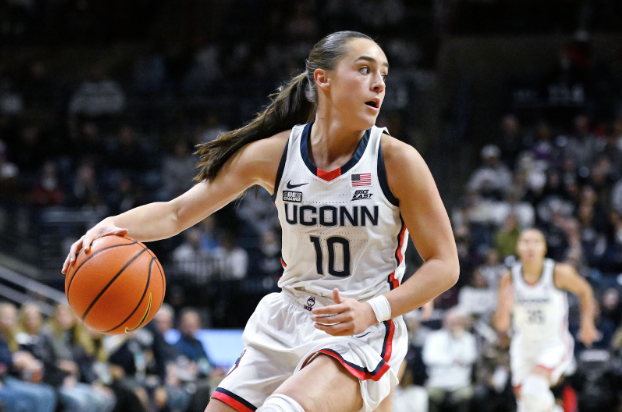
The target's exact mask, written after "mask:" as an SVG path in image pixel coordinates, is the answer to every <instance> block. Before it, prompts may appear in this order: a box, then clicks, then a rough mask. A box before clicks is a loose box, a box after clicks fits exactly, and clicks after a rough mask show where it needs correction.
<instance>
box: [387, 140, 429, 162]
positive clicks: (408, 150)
mask: <svg viewBox="0 0 622 412" xmlns="http://www.w3.org/2000/svg"><path fill="white" fill-rule="evenodd" d="M380 145H381V147H382V156H383V157H384V161H385V163H402V162H409V161H412V160H413V159H415V158H420V157H421V155H419V152H418V151H417V149H415V148H414V147H413V146H411V145H409V144H408V143H404V142H402V141H401V140H399V139H397V138H395V137H393V136H390V135H388V134H386V133H383V134H382V136H380Z"/></svg>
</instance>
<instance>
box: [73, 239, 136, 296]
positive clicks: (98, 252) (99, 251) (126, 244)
mask: <svg viewBox="0 0 622 412" xmlns="http://www.w3.org/2000/svg"><path fill="white" fill-rule="evenodd" d="M137 243H138V241H137V240H135V241H133V242H132V243H125V244H123V245H113V246H108V247H107V248H105V249H102V250H98V251H97V252H95V253H93V254H92V255H91V256H89V257H88V258H86V260H85V261H84V262H82V263H81V264H80V266H78V268H77V269H76V271H75V272H73V276H72V277H71V280H70V281H69V285H67V291H66V295H67V298H69V289H71V284H72V283H73V280H74V279H75V278H76V275H77V274H78V271H79V270H80V269H81V268H82V266H84V264H85V263H86V262H88V261H89V260H91V259H92V258H94V257H95V256H97V255H99V254H100V253H102V252H103V251H105V250H108V249H112V248H115V247H121V246H131V245H135V244H137Z"/></svg>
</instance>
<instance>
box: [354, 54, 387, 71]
mask: <svg viewBox="0 0 622 412" xmlns="http://www.w3.org/2000/svg"><path fill="white" fill-rule="evenodd" d="M359 60H365V61H368V62H370V63H378V62H377V61H376V59H374V58H373V57H370V56H361V57H359V58H358V59H356V60H354V62H357V61H359ZM382 65H383V66H385V67H386V68H387V69H388V68H389V63H387V62H382Z"/></svg>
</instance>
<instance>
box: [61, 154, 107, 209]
mask: <svg viewBox="0 0 622 412" xmlns="http://www.w3.org/2000/svg"><path fill="white" fill-rule="evenodd" d="M100 198H101V197H100V194H99V187H98V184H97V179H96V177H95V169H94V168H93V166H91V165H89V164H85V163H83V164H81V165H80V167H78V170H77V172H76V176H75V179H74V182H73V185H72V189H71V191H70V193H69V199H68V200H67V205H68V206H74V207H84V206H97V205H99V204H100Z"/></svg>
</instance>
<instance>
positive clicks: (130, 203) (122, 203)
mask: <svg viewBox="0 0 622 412" xmlns="http://www.w3.org/2000/svg"><path fill="white" fill-rule="evenodd" d="M145 202H146V201H145V193H144V191H143V189H142V188H141V187H140V186H138V187H137V186H136V185H134V182H133V181H132V178H131V177H130V176H128V175H127V174H124V173H123V174H121V176H120V177H119V180H118V183H117V185H116V187H115V189H114V191H112V192H111V193H110V194H109V196H108V209H109V213H110V214H113V215H116V214H119V213H123V212H127V211H128V210H130V209H132V208H134V207H136V206H140V205H142V204H144V203H145Z"/></svg>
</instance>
